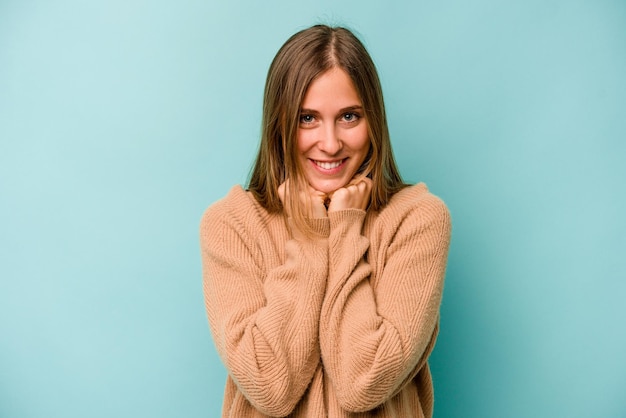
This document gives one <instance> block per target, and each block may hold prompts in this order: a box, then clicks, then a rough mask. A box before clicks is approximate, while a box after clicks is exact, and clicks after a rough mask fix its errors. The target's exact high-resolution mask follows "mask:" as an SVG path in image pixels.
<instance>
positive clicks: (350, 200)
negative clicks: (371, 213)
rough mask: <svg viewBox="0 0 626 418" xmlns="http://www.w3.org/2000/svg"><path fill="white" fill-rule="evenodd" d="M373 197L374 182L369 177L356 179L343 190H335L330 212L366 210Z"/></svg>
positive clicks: (331, 199) (329, 207)
mask: <svg viewBox="0 0 626 418" xmlns="http://www.w3.org/2000/svg"><path fill="white" fill-rule="evenodd" d="M371 195H372V180H371V179H370V178H367V177H361V176H359V177H355V178H354V179H352V181H350V183H348V184H346V185H345V186H344V187H342V188H341V189H337V190H335V192H334V193H333V195H332V196H331V198H330V204H329V205H328V212H335V211H339V210H346V209H361V210H366V209H367V207H368V206H369V203H370V198H371Z"/></svg>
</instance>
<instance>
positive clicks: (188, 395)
mask: <svg viewBox="0 0 626 418" xmlns="http://www.w3.org/2000/svg"><path fill="white" fill-rule="evenodd" d="M388 3H389V4H384V2H382V1H381V2H376V1H371V2H362V1H360V2H352V1H345V2H336V1H317V2H307V3H304V2H302V3H300V2H292V1H284V2H276V1H269V2H267V1H266V2H253V1H249V2H230V3H228V4H227V2H219V3H218V2H211V1H207V0H204V1H196V0H185V1H176V2H175V1H147V0H146V1H141V0H108V1H106V2H105V1H79V0H52V1H43V0H40V1H38V0H32V1H28V0H26V1H17V0H14V1H12V0H0V140H1V141H0V199H1V200H0V228H1V229H0V417H2V418H13V417H19V418H26V417H44V416H45V417H66V418H70V417H77V418H78V417H80V418H83V417H112V416H114V417H216V416H218V415H219V411H220V407H221V400H222V391H223V385H224V380H225V370H224V368H223V366H222V365H221V363H220V361H219V358H218V357H217V355H216V353H215V350H214V347H213V343H212V341H211V336H210V333H209V329H208V325H207V322H206V317H205V312H204V306H203V299H202V291H201V266H200V253H199V248H198V232H197V230H198V223H199V219H200V216H201V214H202V212H203V211H204V209H205V208H206V207H207V206H208V205H209V204H211V203H212V202H214V201H215V200H217V199H218V198H220V197H222V196H223V195H225V194H226V193H227V191H228V190H229V188H230V187H231V186H232V185H233V184H236V183H244V182H245V181H246V178H247V174H248V171H249V168H250V166H251V163H252V160H253V157H254V155H255V152H256V148H257V141H258V137H259V132H260V118H261V100H262V91H263V84H264V79H265V75H266V71H267V68H268V66H269V64H270V61H271V59H272V58H273V56H274V54H275V53H276V51H277V50H278V48H279V47H280V45H281V44H282V43H283V42H284V41H285V40H286V39H287V37H288V36H289V35H291V34H292V33H294V32H295V31H297V30H299V29H302V28H305V27H307V26H310V25H311V24H314V23H316V22H324V23H329V24H340V25H348V26H349V27H351V28H353V29H354V30H355V31H356V32H357V33H359V34H360V36H361V38H362V40H363V41H364V43H365V44H366V46H367V47H368V49H369V50H370V53H371V54H372V56H373V57H374V60H375V62H376V63H377V66H378V69H379V72H380V76H381V78H382V82H383V87H384V90H385V98H386V103H387V107H388V113H389V122H390V126H391V134H392V141H393V144H394V148H395V152H396V156H397V160H398V163H399V165H400V168H401V171H402V172H403V174H404V176H405V177H406V179H407V180H409V181H412V182H417V181H425V182H426V183H427V184H428V185H429V187H430V189H431V190H432V191H433V192H434V193H435V194H437V195H439V196H441V197H442V198H443V199H444V200H445V201H446V202H447V204H448V205H449V207H450V210H451V212H452V215H453V221H454V235H453V243H452V247H451V252H450V259H449V267H448V275H447V282H446V290H445V295H444V301H443V306H442V331H441V334H440V338H439V340H438V344H437V347H436V349H435V352H434V354H433V355H432V357H431V367H432V370H433V373H434V378H435V389H436V405H435V416H436V417H437V418H448V417H450V418H453V417H475V418H485V417H494V418H500V417H546V418H548V417H549V418H554V417H611V418H612V417H626V397H625V396H624V393H625V390H626V319H625V318H626V304H625V303H624V299H625V295H626V280H625V279H626V257H625V254H624V253H625V248H626V242H625V237H626V222H625V221H624V213H626V194H625V187H624V182H625V180H626V168H625V167H626V164H625V163H624V160H625V157H626V145H625V142H626V2H624V1H617V0H615V1H610V0H593V1H592V0H589V1H576V0H574V1H565V0H562V1H557V0H552V1H551V0H542V1H538V0H525V1H521V0H520V1H499V0H477V1H473V2H465V1H460V0H456V1H455V0H451V1H440V2H425V1H412V2H409V1H405V2H388Z"/></svg>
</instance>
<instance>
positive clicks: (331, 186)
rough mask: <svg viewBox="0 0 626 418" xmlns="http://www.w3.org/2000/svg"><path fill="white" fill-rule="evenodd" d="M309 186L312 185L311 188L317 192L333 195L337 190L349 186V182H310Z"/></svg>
mask: <svg viewBox="0 0 626 418" xmlns="http://www.w3.org/2000/svg"><path fill="white" fill-rule="evenodd" d="M309 184H310V185H311V187H313V188H314V189H315V190H317V191H319V192H322V193H326V194H330V193H333V192H334V191H336V190H339V189H341V188H342V187H344V186H345V185H346V184H348V182H347V181H346V182H343V181H338V182H328V183H320V182H317V183H316V182H309Z"/></svg>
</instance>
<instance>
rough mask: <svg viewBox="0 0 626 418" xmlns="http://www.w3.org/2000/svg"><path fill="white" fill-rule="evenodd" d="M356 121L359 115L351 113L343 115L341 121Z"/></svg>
mask: <svg viewBox="0 0 626 418" xmlns="http://www.w3.org/2000/svg"><path fill="white" fill-rule="evenodd" d="M358 119H359V115H357V114H356V113H353V112H349V113H345V114H344V115H343V120H345V121H346V122H354V121H356V120H358Z"/></svg>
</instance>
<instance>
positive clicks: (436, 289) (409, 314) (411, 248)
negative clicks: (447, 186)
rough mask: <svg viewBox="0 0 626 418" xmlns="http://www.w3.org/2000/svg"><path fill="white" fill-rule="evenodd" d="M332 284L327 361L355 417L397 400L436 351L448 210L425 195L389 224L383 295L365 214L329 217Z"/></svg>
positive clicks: (325, 328)
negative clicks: (369, 260)
mask: <svg viewBox="0 0 626 418" xmlns="http://www.w3.org/2000/svg"><path fill="white" fill-rule="evenodd" d="M329 217H330V222H331V234H330V237H329V254H330V255H329V257H330V260H329V280H328V285H327V291H326V296H325V299H324V302H323V305H322V313H321V317H320V344H321V351H322V359H323V361H324V366H325V370H326V372H327V374H328V375H329V377H330V379H331V381H332V384H333V388H334V390H335V392H336V395H337V398H338V400H339V402H340V403H341V405H342V407H343V408H344V409H346V410H348V411H354V412H358V411H367V410H370V409H373V408H375V407H376V406H378V405H380V404H381V403H383V402H384V401H386V400H387V399H389V398H390V397H391V396H393V395H395V394H396V393H397V392H398V391H399V390H400V389H401V386H402V385H403V384H404V383H406V381H407V380H408V379H410V378H411V377H412V375H415V373H416V371H418V370H419V368H421V366H422V365H423V364H424V363H425V362H426V359H427V357H428V355H429V353H430V350H432V348H433V345H434V337H435V335H436V327H437V324H438V320H439V306H440V302H441V295H442V290H443V279H444V275H445V266H446V260H447V253H448V245H449V239H450V218H449V213H448V210H447V208H446V207H445V205H444V204H443V202H441V201H440V200H439V199H437V198H436V197H434V196H433V195H426V196H425V198H422V199H421V200H420V203H419V204H418V205H416V206H415V208H414V209H412V210H410V211H407V213H405V214H404V216H402V217H398V219H393V218H392V217H390V218H388V219H387V218H386V221H388V222H389V223H386V224H385V228H389V230H388V231H386V235H388V236H389V237H390V238H389V241H390V242H388V247H387V248H386V249H385V248H381V249H380V253H379V254H377V263H378V264H379V265H380V264H383V268H382V269H380V268H378V277H377V279H376V288H373V287H372V284H371V283H370V277H371V274H372V268H371V266H370V265H369V264H368V263H367V262H366V259H365V254H366V252H367V251H368V248H369V244H370V243H369V240H368V239H367V238H366V237H364V236H363V235H362V234H361V230H362V226H363V221H364V217H365V212H363V211H359V210H344V211H338V212H333V213H329Z"/></svg>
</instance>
